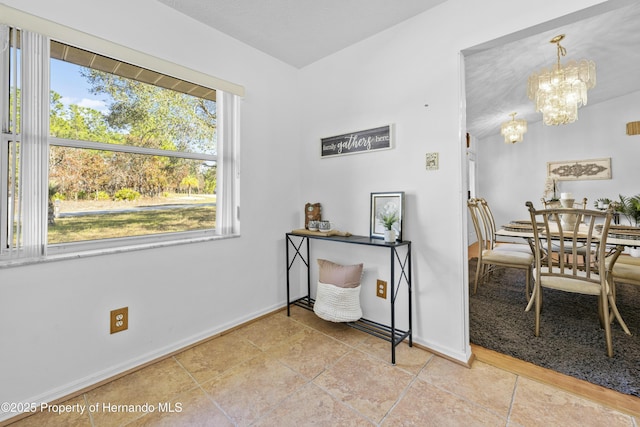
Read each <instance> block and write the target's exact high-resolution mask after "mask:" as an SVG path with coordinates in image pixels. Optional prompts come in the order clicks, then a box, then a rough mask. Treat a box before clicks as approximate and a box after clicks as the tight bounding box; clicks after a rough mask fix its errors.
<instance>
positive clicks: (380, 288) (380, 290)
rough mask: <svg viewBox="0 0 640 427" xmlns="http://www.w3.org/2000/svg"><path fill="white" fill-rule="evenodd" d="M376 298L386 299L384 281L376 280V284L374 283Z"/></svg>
mask: <svg viewBox="0 0 640 427" xmlns="http://www.w3.org/2000/svg"><path fill="white" fill-rule="evenodd" d="M376 296H378V297H380V298H382V299H387V282H385V281H384V280H380V279H378V282H377V283H376Z"/></svg>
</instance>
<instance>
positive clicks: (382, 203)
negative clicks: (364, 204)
mask: <svg viewBox="0 0 640 427" xmlns="http://www.w3.org/2000/svg"><path fill="white" fill-rule="evenodd" d="M403 216H404V192H403V191H396V192H392V193H371V226H370V230H371V232H370V235H371V237H373V238H375V239H383V238H384V230H385V229H388V227H391V229H392V230H395V232H396V236H397V239H398V240H399V241H402V219H403Z"/></svg>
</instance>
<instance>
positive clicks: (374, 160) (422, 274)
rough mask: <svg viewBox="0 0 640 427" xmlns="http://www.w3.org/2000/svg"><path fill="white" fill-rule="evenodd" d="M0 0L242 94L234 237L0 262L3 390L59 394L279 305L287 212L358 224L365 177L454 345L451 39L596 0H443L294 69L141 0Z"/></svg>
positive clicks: (460, 238) (439, 344)
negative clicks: (372, 130) (325, 154)
mask: <svg viewBox="0 0 640 427" xmlns="http://www.w3.org/2000/svg"><path fill="white" fill-rule="evenodd" d="M4 2H5V3H6V4H7V5H9V6H12V7H16V8H19V9H23V10H25V11H27V12H30V13H33V14H37V15H39V16H42V17H46V18H48V19H51V20H53V21H56V22H59V23H62V24H65V25H68V26H71V27H74V28H77V29H80V30H83V31H86V32H88V33H91V34H94V35H97V36H100V37H103V38H106V39H109V40H112V41H114V42H117V43H121V44H125V45H127V46H129V47H132V48H134V49H138V50H140V51H143V52H145V53H149V54H152V55H155V56H159V57H161V58H164V59H167V60H170V61H174V62H177V63H180V64H182V65H185V66H188V67H191V68H194V69H196V70H199V71H202V72H206V73H210V74H212V75H214V76H217V77H220V78H223V79H226V80H230V81H232V82H234V83H238V84H241V85H244V86H245V87H246V90H247V93H246V98H245V100H244V101H243V103H242V130H241V132H242V135H241V137H242V150H241V151H242V166H243V172H244V173H243V175H242V185H241V186H242V188H241V205H242V237H241V238H238V239H231V240H225V241H214V242H208V243H202V244H193V245H182V246H176V247H171V248H163V249H154V250H147V251H139V252H131V253H126V254H116V255H108V256H99V257H94V258H85V259H77V260H71V261H61V262H55V263H46V264H39V265H31V266H25V267H19V268H8V269H2V270H0V295H1V298H0V336H1V339H2V344H3V349H2V351H1V352H0V379H1V384H2V387H0V401H39V400H50V399H53V398H56V397H59V396H63V395H65V394H66V393H69V392H71V391H73V390H75V389H79V388H81V387H84V386H87V385H89V384H91V383H93V382H95V381H98V380H100V379H103V378H106V377H109V376H110V375H113V374H114V373H117V372H120V371H122V370H124V369H127V368H129V367H132V366H135V365H137V364H139V363H142V362H144V361H146V360H150V359H153V358H154V357H157V356H158V355H160V354H163V353H166V352H168V351H170V350H173V349H175V348H179V347H180V346H183V345H185V344H187V343H189V342H192V341H195V340H196V339H198V338H201V337H204V336H207V335H210V334H213V333H215V332H217V331H220V330H224V329H227V328H228V327H230V326H232V325H235V324H238V323H241V322H243V321H245V320H247V319H249V318H252V317H254V316H256V315H259V314H261V313H264V312H268V311H270V310H273V309H274V308H275V307H278V306H282V305H283V304H284V301H285V289H284V283H285V279H284V271H285V261H284V239H283V232H284V231H288V230H291V229H292V228H297V227H299V226H300V225H301V224H302V208H303V206H304V203H305V202H307V201H310V202H321V203H322V205H323V208H324V214H325V217H326V218H328V219H331V220H333V221H334V222H335V223H336V224H337V225H338V226H339V228H341V229H343V230H348V231H351V232H352V233H355V234H365V235H366V234H368V232H369V213H368V211H369V194H370V193H371V192H373V191H405V192H406V194H407V206H406V222H405V228H404V232H405V238H406V239H409V240H412V241H413V242H414V258H413V259H414V281H415V288H414V295H415V303H414V313H415V316H414V325H415V339H416V341H417V342H420V343H422V344H426V345H428V346H430V347H432V348H434V349H436V350H438V351H441V352H442V353H444V354H447V355H449V356H450V357H452V358H455V359H458V360H461V361H466V360H467V359H468V358H469V356H470V350H469V343H468V322H467V312H468V310H467V296H466V295H467V291H466V289H467V280H466V277H467V260H466V244H467V242H466V207H465V204H464V200H465V195H466V188H465V184H463V183H465V182H466V179H465V178H464V168H463V165H464V156H463V153H464V150H463V138H462V135H464V129H462V128H461V126H460V123H461V120H463V118H462V119H461V113H460V112H461V106H462V107H463V104H462V105H461V99H463V87H462V86H461V83H460V82H461V81H462V79H461V76H460V63H459V62H460V56H459V52H460V51H461V50H463V49H465V48H468V47H471V46H475V45H477V44H480V43H483V42H486V41H489V40H492V39H495V38H497V37H500V36H503V35H505V34H509V33H511V32H514V31H517V30H519V29H521V28H523V27H528V26H531V25H534V24H537V23H540V22H544V21H546V20H549V19H551V18H554V17H556V16H560V15H562V14H565V13H569V12H571V11H573V10H576V9H578V8H582V7H586V6H588V5H591V4H596V3H599V1H596V0H591V1H584V0H571V1H565V2H562V3H558V2H555V1H552V0H544V1H538V2H537V4H538V6H537V7H536V8H532V9H531V10H528V11H527V13H526V14H524V13H522V6H523V5H529V4H530V2H524V1H511V0H494V1H492V2H477V1H474V0H449V1H448V2H446V3H444V4H443V5H441V6H439V7H437V8H436V9H434V10H433V11H430V12H427V13H425V14H422V15H419V16H417V17H415V18H413V19H411V20H409V21H407V22H406V23H403V24H401V25H398V26H396V27H394V28H392V29H390V30H388V31H385V32H383V33H381V34H379V35H376V36H374V37H371V38H369V39H368V40H366V41H364V42H362V43H359V44H357V45H355V46H353V47H352V48H349V49H345V50H343V51H341V52H339V53H337V54H335V55H333V56H331V57H329V58H326V59H324V60H322V61H318V62H317V63H315V64H313V65H311V66H309V67H307V68H305V69H302V70H295V69H292V68H291V67H288V66H286V65H284V64H282V63H281V62H279V61H276V60H274V59H271V58H269V57H267V56H265V55H263V54H261V53H258V52H256V51H254V50H253V49H250V48H248V47H246V46H243V45H241V44H239V43H238V42H236V41H234V40H231V39H229V38H227V37H225V36H223V35H221V34H220V33H218V32H216V31H213V30H211V29H208V28H206V27H204V26H202V25H200V24H198V23H197V22H195V21H193V20H191V19H188V18H186V17H184V16H181V15H178V14H176V13H174V12H172V11H170V10H169V9H168V8H166V7H164V6H163V5H161V4H158V3H157V2H155V1H153V0H138V1H135V2H133V1H124V0H116V1H110V2H104V1H86V0H72V1H71V0H66V1H62V0H55V1H52V0H5V1H4ZM487 3H489V4H487ZM97 17H99V19H96V18H97ZM507 17H508V18H509V19H505V18H507ZM354 25H357V23H354ZM169 30H170V31H169ZM203 52H204V53H205V54H203ZM424 104H429V107H427V108H426V107H425V106H424ZM386 123H394V124H395V129H396V133H395V137H396V147H395V148H394V149H393V150H389V151H384V152H378V153H369V154H359V155H352V156H345V157H340V158H333V159H320V158H319V155H318V153H319V139H320V138H321V137H325V136H331V135H337V134H340V133H343V132H349V131H354V130H360V129H367V128H369V127H374V126H378V125H381V124H386ZM427 152H438V153H439V154H440V169H439V170H438V171H426V170H425V167H424V163H425V153H427ZM327 245H328V244H327ZM318 254H319V255H322V254H325V255H327V257H329V256H328V255H331V256H336V257H337V258H338V259H339V260H342V259H345V260H348V259H355V258H360V257H362V258H364V259H362V260H363V261H365V262H366V264H367V266H368V269H369V270H367V273H366V278H367V280H370V279H372V278H375V277H377V276H378V275H384V274H385V271H384V268H385V267H383V266H384V264H385V263H386V261H387V257H386V256H385V257H383V259H382V262H380V260H379V255H378V254H376V253H372V252H371V251H363V252H359V251H354V250H347V249H340V250H334V249H329V248H328V247H324V248H323V247H322V246H320V247H319V250H318ZM249 265H250V267H249V268H248V267H247V266H249ZM367 298H368V299H366V300H365V303H366V305H368V307H365V308H368V309H373V311H374V312H375V315H376V316H377V315H382V314H381V313H382V312H380V313H379V312H378V311H379V309H380V307H379V303H380V301H377V300H375V298H371V297H370V295H369V296H368V297H367ZM121 306H128V307H129V310H130V312H129V316H130V328H129V330H128V331H127V332H124V333H120V334H116V335H113V336H110V335H109V334H108V313H109V310H111V309H114V308H118V307H121ZM1 417H2V415H0V419H1Z"/></svg>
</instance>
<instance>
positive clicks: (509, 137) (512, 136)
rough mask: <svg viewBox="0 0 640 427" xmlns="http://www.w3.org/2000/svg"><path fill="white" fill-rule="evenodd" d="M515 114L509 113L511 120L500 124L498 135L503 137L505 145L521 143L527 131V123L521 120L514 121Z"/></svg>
mask: <svg viewBox="0 0 640 427" xmlns="http://www.w3.org/2000/svg"><path fill="white" fill-rule="evenodd" d="M516 114H518V113H511V114H509V115H510V116H511V120H509V121H507V122H504V123H502V126H501V127H500V134H501V135H502V136H504V143H505V144H515V143H516V142H521V141H522V139H523V135H524V133H525V132H526V131H527V121H526V120H523V119H518V120H516Z"/></svg>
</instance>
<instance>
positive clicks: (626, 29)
mask: <svg viewBox="0 0 640 427" xmlns="http://www.w3.org/2000/svg"><path fill="white" fill-rule="evenodd" d="M158 1H159V2H161V3H163V4H165V5H167V6H169V7H171V8H173V9H175V10H177V11H178V12H181V13H183V14H185V15H187V16H190V17H192V18H193V19H196V20H198V21H200V22H202V23H204V24H206V25H208V26H210V27H213V28H215V29H217V30H218V31H221V32H223V33H225V34H227V35H229V36H231V37H233V38H235V39H237V40H239V41H241V42H243V43H245V44H248V45H250V46H253V47H255V48H256V49H258V50H260V51H262V52H264V53H266V54H268V55H270V56H273V57H275V58H278V59H280V60H281V61H283V62H285V63H288V64H290V65H292V66H294V67H298V68H302V67H304V66H306V65H309V64H311V63H313V62H315V61H318V60H320V59H322V58H324V57H326V56H328V55H331V54H333V53H335V52H337V51H339V50H342V49H344V48H346V47H348V46H350V45H352V44H354V43H357V42H359V41H361V40H363V39H365V38H367V37H370V36H372V35H374V34H376V33H379V32H381V31H384V30H385V29H387V28H390V27H392V26H394V25H396V24H398V23H400V22H402V21H404V20H406V19H409V18H411V17H412V16H415V15H417V14H419V13H422V12H424V11H426V10H428V9H430V8H433V7H434V6H436V5H438V4H440V3H443V2H444V1H445V0H402V1H397V0H322V1H319V0H268V1H265V0H158ZM612 5H613V6H612ZM611 9H613V10H611ZM639 22H640V2H638V1H637V0H610V1H607V2H606V3H605V4H604V6H603V5H600V6H597V7H593V8H590V9H586V10H585V11H581V12H579V13H576V14H573V15H570V16H567V17H562V18H559V19H557V20H555V21H552V22H548V23H545V24H542V25H539V26H537V27H536V28H529V29H525V30H522V31H520V32H518V33H516V34H511V35H509V36H505V37H503V38H501V39H500V40H494V41H491V42H487V43H485V44H483V45H481V46H476V47H472V48H469V49H465V50H464V51H463V53H464V56H465V76H466V92H467V130H468V132H470V133H471V134H472V135H473V136H474V137H476V138H479V139H483V138H486V137H489V136H494V135H499V132H500V124H501V123H502V122H504V121H506V120H508V119H509V114H510V113H512V112H517V113H518V116H517V118H524V119H526V120H527V121H528V122H529V123H530V124H531V123H534V122H538V121H541V114H540V113H536V112H535V110H534V106H533V102H532V101H530V100H529V99H528V98H527V89H526V88H527V78H528V76H529V74H531V73H532V72H533V71H539V70H540V69H541V68H543V67H549V66H551V65H553V64H554V63H555V62H556V47H555V45H554V44H551V43H549V40H551V39H552V38H553V37H554V36H556V35H558V34H565V35H566V38H565V39H564V41H563V42H562V46H564V47H565V48H566V50H567V55H566V57H563V58H562V60H561V62H562V63H565V62H566V61H568V60H571V59H582V58H585V59H591V60H593V61H594V62H595V63H596V68H597V84H596V87H595V88H594V89H592V90H590V91H589V94H588V98H589V100H588V104H589V105H593V104H595V103H598V102H603V101H606V100H609V99H612V98H615V97H618V96H621V95H624V94H627V93H631V92H635V91H638V90H640V77H639V76H640V27H639V26H638V25H639V24H638V23H639ZM525 138H526V136H525Z"/></svg>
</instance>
